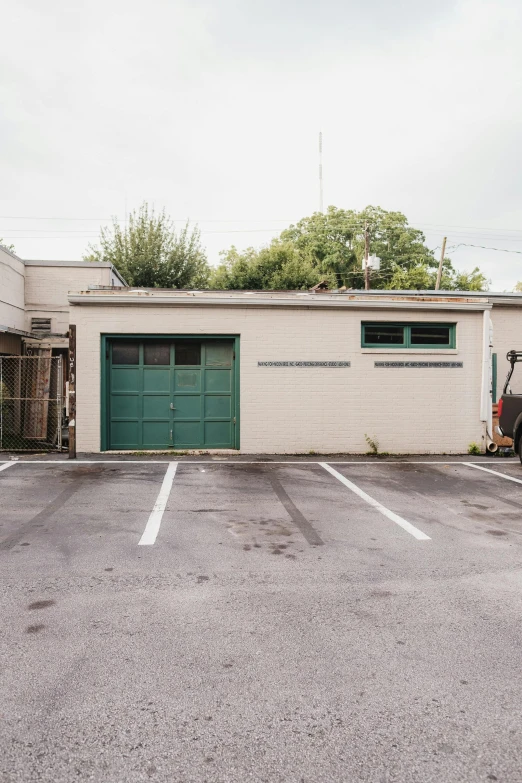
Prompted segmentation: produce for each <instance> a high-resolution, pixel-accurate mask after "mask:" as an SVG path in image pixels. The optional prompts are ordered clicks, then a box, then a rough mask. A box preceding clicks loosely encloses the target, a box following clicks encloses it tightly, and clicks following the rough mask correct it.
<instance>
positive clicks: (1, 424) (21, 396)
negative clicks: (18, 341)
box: [0, 356, 64, 451]
mask: <svg viewBox="0 0 522 783" xmlns="http://www.w3.org/2000/svg"><path fill="white" fill-rule="evenodd" d="M63 408H64V396H63V368H62V359H61V357H59V356H53V357H47V356H0V451H50V450H52V449H54V450H58V451H59V450H61V448H62V418H63V415H64V410H63Z"/></svg>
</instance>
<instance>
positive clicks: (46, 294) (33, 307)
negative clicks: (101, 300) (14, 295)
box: [21, 264, 113, 334]
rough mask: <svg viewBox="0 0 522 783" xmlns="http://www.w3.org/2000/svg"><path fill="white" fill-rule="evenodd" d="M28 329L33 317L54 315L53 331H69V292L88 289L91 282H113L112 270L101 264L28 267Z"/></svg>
mask: <svg viewBox="0 0 522 783" xmlns="http://www.w3.org/2000/svg"><path fill="white" fill-rule="evenodd" d="M25 270H26V272H25V309H26V319H27V320H26V324H25V326H24V327H21V328H24V329H25V330H26V331H28V332H30V331H31V319H32V318H51V330H52V331H53V332H54V333H55V334H65V333H66V332H67V330H68V328H69V301H68V298H67V295H68V293H69V291H79V290H84V291H85V290H87V289H88V288H89V286H90V285H96V286H99V285H111V282H112V277H113V275H112V270H111V269H110V267H102V266H98V265H97V264H89V265H88V266H87V265H86V266H85V267H81V266H50V265H48V264H45V265H42V266H33V265H27V266H26V267H25Z"/></svg>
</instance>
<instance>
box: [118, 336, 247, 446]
mask: <svg viewBox="0 0 522 783" xmlns="http://www.w3.org/2000/svg"><path fill="white" fill-rule="evenodd" d="M107 354H108V357H107V359H108V365H109V368H108V369H109V373H108V397H109V399H108V417H107V420H108V428H109V433H108V448H109V449H163V448H169V447H173V448H180V449H181V448H182V449H199V448H212V449H217V448H223V449H231V448H234V444H235V432H234V428H235V394H234V387H235V383H234V367H235V357H234V341H233V340H205V341H201V340H181V339H180V340H177V339H173V338H170V339H167V338H157V339H131V338H129V339H123V338H122V339H114V340H111V341H110V342H109V343H108V351H107Z"/></svg>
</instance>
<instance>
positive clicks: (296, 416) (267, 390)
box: [71, 305, 483, 453]
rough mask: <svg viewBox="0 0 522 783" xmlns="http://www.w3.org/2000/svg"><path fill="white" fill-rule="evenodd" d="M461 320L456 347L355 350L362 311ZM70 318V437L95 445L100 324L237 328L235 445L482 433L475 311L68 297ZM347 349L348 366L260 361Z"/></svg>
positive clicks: (351, 446)
mask: <svg viewBox="0 0 522 783" xmlns="http://www.w3.org/2000/svg"><path fill="white" fill-rule="evenodd" d="M362 320H372V321H374V320H383V321H422V320H426V321H443V322H456V323H457V341H458V345H457V351H456V352H451V353H446V352H443V351H432V352H431V353H428V354H425V355H419V354H418V353H417V354H412V353H408V352H400V351H393V352H392V353H390V352H388V353H378V354H375V353H367V352H364V351H363V350H361V326H360V325H361V321H362ZM71 323H74V324H76V326H77V445H78V450H79V451H85V452H89V451H99V449H100V335H101V333H106V334H109V333H112V334H119V333H124V334H132V333H143V334H154V333H157V334H201V335H202V336H203V335H205V334H230V335H233V334H239V335H240V337H241V379H240V386H241V451H242V452H246V453H255V452H265V453H268V452H276V453H299V452H308V451H310V450H314V451H317V452H324V453H328V452H329V453H331V452H352V453H364V452H366V451H368V445H367V443H366V441H365V433H367V434H368V435H371V436H374V437H375V438H376V439H377V440H378V441H379V445H380V449H381V450H382V451H389V452H397V453H430V452H431V453H437V452H446V453H459V452H466V451H467V448H468V445H469V443H470V442H471V441H475V442H477V443H479V444H480V443H481V442H482V435H483V425H482V424H481V422H480V387H481V356H482V312H480V311H471V312H462V311H455V312H450V311H442V313H441V312H439V313H437V312H420V311H415V312H412V311H409V310H402V311H401V310H389V311H375V310H371V311H370V310H365V309H364V308H359V309H336V310H332V309H329V310H327V309H325V310H306V309H296V308H289V309H283V308H279V307H278V308H271V309H270V308H241V309H240V308H236V307H234V308H231V307H226V306H221V307H197V306H192V307H177V306H176V307H171V306H160V305H156V306H152V305H144V306H141V307H140V306H134V305H133V306H111V305H107V306H96V305H76V306H75V305H71ZM389 359H393V360H399V361H400V360H406V361H408V360H412V359H414V360H423V359H425V360H446V361H463V362H464V367H463V369H435V368H432V369H378V368H374V361H375V360H389ZM270 360H317V361H344V360H348V361H351V363H352V366H351V368H348V369H337V368H335V369H333V368H332V369H325V368H311V369H310V368H307V369H304V368H302V369H301V368H267V367H258V366H257V362H258V361H270Z"/></svg>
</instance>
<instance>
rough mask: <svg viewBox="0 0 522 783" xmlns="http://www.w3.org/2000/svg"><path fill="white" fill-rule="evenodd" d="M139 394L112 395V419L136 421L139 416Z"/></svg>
mask: <svg viewBox="0 0 522 783" xmlns="http://www.w3.org/2000/svg"><path fill="white" fill-rule="evenodd" d="M140 399H141V398H140V396H139V394H113V396H112V403H111V410H112V418H113V419H138V418H139V415H140Z"/></svg>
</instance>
